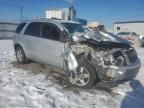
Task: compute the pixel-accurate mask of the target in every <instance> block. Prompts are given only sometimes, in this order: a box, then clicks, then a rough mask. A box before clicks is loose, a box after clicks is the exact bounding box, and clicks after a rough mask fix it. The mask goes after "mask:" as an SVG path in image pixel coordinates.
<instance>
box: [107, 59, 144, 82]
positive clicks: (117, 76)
mask: <svg viewBox="0 0 144 108" xmlns="http://www.w3.org/2000/svg"><path fill="white" fill-rule="evenodd" d="M140 66H141V62H140V60H139V59H137V61H136V62H135V63H133V64H130V65H127V66H121V67H117V66H110V67H109V68H108V69H107V72H106V76H107V77H109V79H110V80H113V81H116V82H119V81H124V82H125V81H129V80H131V79H133V78H135V77H136V76H137V74H138V72H139V69H140Z"/></svg>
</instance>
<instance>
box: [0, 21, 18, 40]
mask: <svg viewBox="0 0 144 108" xmlns="http://www.w3.org/2000/svg"><path fill="white" fill-rule="evenodd" d="M17 26H18V23H12V22H0V39H3V38H12V37H13V34H14V32H15V30H16V27H17Z"/></svg>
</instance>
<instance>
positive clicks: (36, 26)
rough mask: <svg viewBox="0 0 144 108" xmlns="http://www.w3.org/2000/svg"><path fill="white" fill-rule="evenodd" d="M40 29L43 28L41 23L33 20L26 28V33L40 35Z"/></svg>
mask: <svg viewBox="0 0 144 108" xmlns="http://www.w3.org/2000/svg"><path fill="white" fill-rule="evenodd" d="M40 29H41V23H40V22H32V23H30V24H29V25H28V27H27V28H26V30H25V32H24V34H26V35H31V36H36V37H40Z"/></svg>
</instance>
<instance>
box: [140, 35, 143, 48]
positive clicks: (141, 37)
mask: <svg viewBox="0 0 144 108" xmlns="http://www.w3.org/2000/svg"><path fill="white" fill-rule="evenodd" d="M139 39H140V46H141V47H144V35H139Z"/></svg>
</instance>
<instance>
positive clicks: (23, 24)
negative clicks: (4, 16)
mask: <svg viewBox="0 0 144 108" xmlns="http://www.w3.org/2000/svg"><path fill="white" fill-rule="evenodd" d="M25 25H26V23H21V24H20V25H19V26H18V27H17V29H16V31H15V33H20V32H21V31H22V29H23V28H24V26H25Z"/></svg>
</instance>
